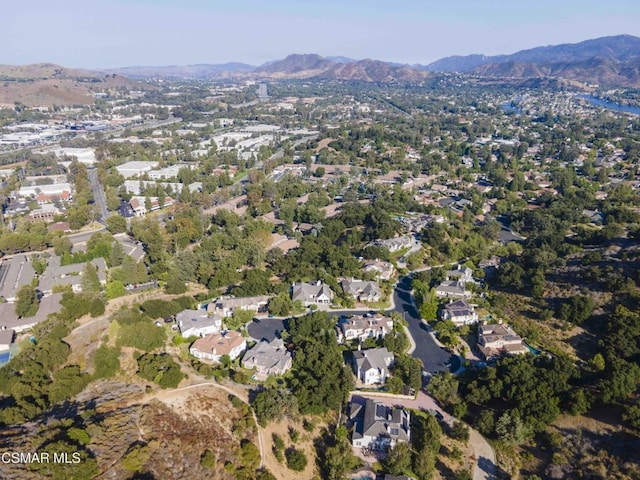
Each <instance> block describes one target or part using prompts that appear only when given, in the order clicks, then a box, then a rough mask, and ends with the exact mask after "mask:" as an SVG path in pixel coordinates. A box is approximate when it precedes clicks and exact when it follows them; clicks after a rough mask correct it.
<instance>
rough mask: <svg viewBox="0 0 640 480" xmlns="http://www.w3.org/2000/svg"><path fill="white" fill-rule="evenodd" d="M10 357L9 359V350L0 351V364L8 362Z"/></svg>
mask: <svg viewBox="0 0 640 480" xmlns="http://www.w3.org/2000/svg"><path fill="white" fill-rule="evenodd" d="M10 359H11V352H2V353H0V366H2V365H4V364H5V363H7V362H9V360H10Z"/></svg>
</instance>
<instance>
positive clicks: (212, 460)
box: [200, 449, 216, 470]
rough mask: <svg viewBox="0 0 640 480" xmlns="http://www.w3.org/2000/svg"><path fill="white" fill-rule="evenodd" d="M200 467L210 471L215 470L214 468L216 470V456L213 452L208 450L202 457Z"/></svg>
mask: <svg viewBox="0 0 640 480" xmlns="http://www.w3.org/2000/svg"><path fill="white" fill-rule="evenodd" d="M200 465H202V466H203V467H204V468H208V469H210V470H213V469H214V468H216V456H215V454H214V453H213V452H212V451H211V450H209V449H206V450H205V451H204V453H203V454H202V455H200Z"/></svg>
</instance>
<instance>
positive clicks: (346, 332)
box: [338, 313, 393, 343]
mask: <svg viewBox="0 0 640 480" xmlns="http://www.w3.org/2000/svg"><path fill="white" fill-rule="evenodd" d="M391 330H393V320H391V318H389V317H385V316H384V315H380V314H379V313H378V314H376V315H374V316H370V317H365V316H363V315H354V316H353V317H351V318H344V317H343V318H342V319H341V321H340V322H339V326H338V341H339V342H340V343H342V342H343V341H345V340H356V339H358V340H359V341H361V342H363V341H365V340H366V339H367V338H384V337H385V336H386V335H387V333H389V332H391Z"/></svg>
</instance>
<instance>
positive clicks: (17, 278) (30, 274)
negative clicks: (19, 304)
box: [0, 255, 36, 302]
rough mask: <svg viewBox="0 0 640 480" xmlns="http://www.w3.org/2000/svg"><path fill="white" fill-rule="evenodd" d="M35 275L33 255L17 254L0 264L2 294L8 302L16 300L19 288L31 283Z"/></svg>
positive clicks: (0, 290)
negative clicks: (32, 261) (32, 262)
mask: <svg viewBox="0 0 640 480" xmlns="http://www.w3.org/2000/svg"><path fill="white" fill-rule="evenodd" d="M35 276H36V272H35V270H34V269H33V265H32V264H31V257H28V256H26V255H16V256H15V257H11V258H9V259H6V260H3V261H2V263H1V264H0V281H1V282H2V283H1V284H0V296H2V297H3V298H4V299H5V301H7V302H15V300H16V296H17V294H18V290H20V289H21V288H22V287H24V286H25V285H30V284H31V281H32V280H33V278H34V277H35Z"/></svg>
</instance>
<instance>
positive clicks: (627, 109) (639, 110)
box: [579, 95, 640, 115]
mask: <svg viewBox="0 0 640 480" xmlns="http://www.w3.org/2000/svg"><path fill="white" fill-rule="evenodd" d="M579 97H580V98H584V99H585V100H586V101H587V102H589V103H590V104H591V105H595V106H597V107H603V108H606V109H608V110H614V111H616V112H624V113H633V114H634V115H640V107H632V106H630V105H620V104H619V103H615V102H610V101H609V100H603V99H602V98H598V97H592V96H591V95H579Z"/></svg>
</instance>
